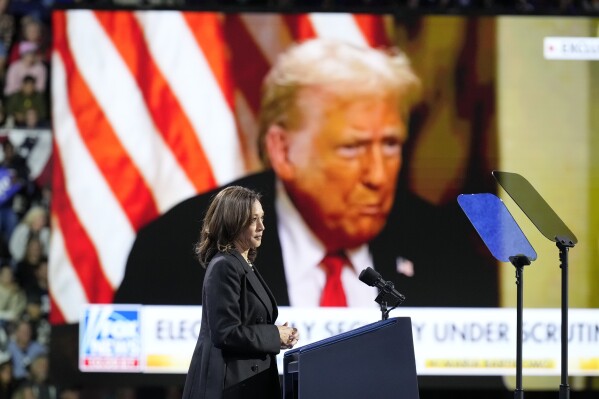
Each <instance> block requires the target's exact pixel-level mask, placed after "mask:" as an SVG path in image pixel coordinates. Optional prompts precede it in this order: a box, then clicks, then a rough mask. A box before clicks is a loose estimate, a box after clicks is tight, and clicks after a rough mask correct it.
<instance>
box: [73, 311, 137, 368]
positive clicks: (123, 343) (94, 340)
mask: <svg viewBox="0 0 599 399" xmlns="http://www.w3.org/2000/svg"><path fill="white" fill-rule="evenodd" d="M139 314H140V308H139V307H136V306H117V305H90V306H87V307H86V308H85V309H84V311H83V314H82V317H81V323H80V331H79V368H80V369H81V371H140V370H141V365H140V359H141V336H140V317H139Z"/></svg>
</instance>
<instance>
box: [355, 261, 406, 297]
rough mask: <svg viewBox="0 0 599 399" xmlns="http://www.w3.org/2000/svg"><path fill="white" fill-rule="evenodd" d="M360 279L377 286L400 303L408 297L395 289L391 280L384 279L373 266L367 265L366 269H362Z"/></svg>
mask: <svg viewBox="0 0 599 399" xmlns="http://www.w3.org/2000/svg"><path fill="white" fill-rule="evenodd" d="M359 279H360V281H362V282H363V283H364V284H367V285H369V286H371V287H377V288H379V289H380V290H381V291H383V292H385V293H386V294H389V295H391V296H392V297H394V298H395V299H397V300H398V302H399V303H401V302H403V301H404V300H405V299H406V297H405V296H403V295H402V294H401V293H400V292H399V291H397V290H396V289H395V286H394V285H393V283H392V282H391V281H385V280H383V277H382V276H381V275H380V273H378V272H377V271H375V270H374V269H373V268H372V267H367V268H366V269H364V270H362V271H361V272H360V276H359Z"/></svg>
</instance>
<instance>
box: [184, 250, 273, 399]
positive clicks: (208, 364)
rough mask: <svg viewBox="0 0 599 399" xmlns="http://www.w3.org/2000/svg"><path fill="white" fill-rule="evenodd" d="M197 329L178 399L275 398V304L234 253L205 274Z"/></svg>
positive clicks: (219, 257)
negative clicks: (199, 321)
mask: <svg viewBox="0 0 599 399" xmlns="http://www.w3.org/2000/svg"><path fill="white" fill-rule="evenodd" d="M202 302H203V304H204V305H203V306H202V326H201V328H200V335H199V337H198V341H197V344H196V347H195V350H194V352H193V356H192V358H191V364H190V366H189V373H188V374H187V379H186V381H185V388H184V390H183V399H221V398H224V399H234V398H240V399H241V398H262V399H274V398H280V396H281V392H280V386H279V373H278V371H277V363H276V359H275V356H276V354H277V353H279V351H280V337H279V331H278V329H277V327H276V326H275V325H274V322H275V320H276V319H277V315H278V311H277V305H276V302H275V299H274V297H273V295H272V293H271V292H270V290H269V289H268V287H267V286H266V285H265V284H264V281H263V280H262V278H261V276H260V274H259V273H258V271H257V269H256V270H255V271H254V270H252V269H251V268H250V266H249V265H248V264H247V262H246V261H245V260H244V259H243V257H242V256H241V255H240V254H239V252H237V251H231V253H218V254H216V255H215V256H214V258H212V261H211V262H210V264H209V265H208V268H207V270H206V277H205V279H204V289H203V294H202Z"/></svg>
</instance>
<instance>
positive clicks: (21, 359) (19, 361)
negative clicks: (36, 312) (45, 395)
mask: <svg viewBox="0 0 599 399" xmlns="http://www.w3.org/2000/svg"><path fill="white" fill-rule="evenodd" d="M8 352H9V353H10V356H11V358H12V362H13V372H12V374H13V377H14V378H15V380H16V381H17V382H19V383H21V382H23V381H25V380H26V379H27V378H29V365H30V364H31V362H32V360H33V359H35V358H36V357H38V356H40V355H43V354H45V353H46V352H47V349H46V347H44V345H42V344H40V343H39V342H37V341H36V340H35V337H34V336H33V331H32V328H31V324H30V323H29V322H28V321H26V320H20V321H18V322H17V324H16V326H15V331H14V332H13V334H12V335H11V338H10V340H9V342H8Z"/></svg>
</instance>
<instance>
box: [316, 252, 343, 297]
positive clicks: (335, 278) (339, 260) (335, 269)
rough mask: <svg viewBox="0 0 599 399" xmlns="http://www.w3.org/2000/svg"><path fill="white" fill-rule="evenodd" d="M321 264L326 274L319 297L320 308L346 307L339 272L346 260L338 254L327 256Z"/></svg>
mask: <svg viewBox="0 0 599 399" xmlns="http://www.w3.org/2000/svg"><path fill="white" fill-rule="evenodd" d="M321 263H322V265H323V266H324V268H325V271H326V273H327V281H326V283H325V285H324V289H323V290H322V296H321V297H320V306H347V299H346V298H345V291H343V283H342V282H341V270H343V266H345V264H346V263H347V258H346V257H345V256H344V255H343V254H340V253H336V254H327V255H326V256H325V257H324V259H323V260H322V262H321Z"/></svg>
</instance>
